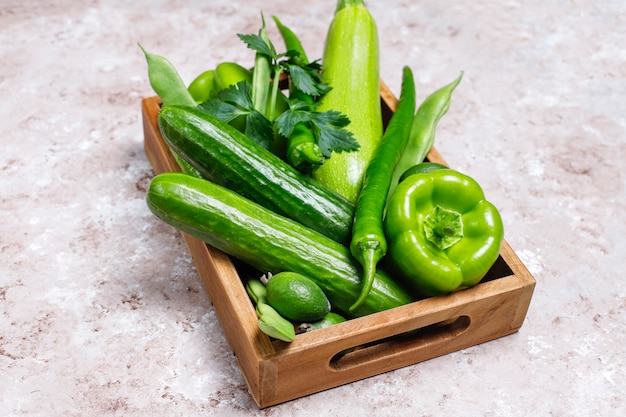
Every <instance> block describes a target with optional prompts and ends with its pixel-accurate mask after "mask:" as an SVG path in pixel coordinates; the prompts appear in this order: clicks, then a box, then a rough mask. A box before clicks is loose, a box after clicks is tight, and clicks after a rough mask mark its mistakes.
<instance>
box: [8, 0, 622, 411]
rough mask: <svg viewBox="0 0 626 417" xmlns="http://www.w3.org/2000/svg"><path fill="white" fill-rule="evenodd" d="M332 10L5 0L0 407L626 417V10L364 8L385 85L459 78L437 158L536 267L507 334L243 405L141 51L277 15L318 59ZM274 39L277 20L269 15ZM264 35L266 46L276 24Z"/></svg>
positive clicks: (422, 85)
mask: <svg viewBox="0 0 626 417" xmlns="http://www.w3.org/2000/svg"><path fill="white" fill-rule="evenodd" d="M334 5H335V2H334V0H327V1H322V2H314V3H311V4H308V5H306V6H304V5H302V6H300V5H299V4H298V3H297V2H293V1H284V0H274V1H265V2H254V1H231V0H228V1H227V0H218V1H215V0H214V1H211V2H203V3H202V4H201V3H200V2H192V1H182V0H178V1H174V0H170V1H166V0H161V1H145V0H144V1H134V2H125V1H120V0H113V1H107V2H105V1H66V2H65V3H61V2H48V1H45V2H44V1H39V2H37V1H35V0H19V1H17V0H4V1H3V2H2V5H1V6H0V97H1V98H2V104H1V106H0V138H1V139H0V140H1V143H2V147H1V150H0V196H1V204H0V369H1V371H0V410H1V411H0V414H1V415H3V416H160V415H162V416H200V415H213V414H219V415H241V416H244V415H245V416H249V415H263V416H296V415H297V416H320V415H321V416H345V415H355V416H356V415H375V416H397V415H411V416H452V415H464V416H498V417H502V416H529V415H533V416H547V415H551V416H589V415H597V416H622V415H624V412H625V411H626V397H625V394H624V389H625V388H626V379H625V371H624V366H625V362H624V360H625V359H624V358H625V357H626V355H625V348H624V346H626V335H625V328H626V292H625V290H624V287H623V282H624V275H623V274H624V266H625V265H624V264H625V262H624V260H625V259H626V247H625V243H624V241H625V240H624V235H626V214H625V212H626V199H625V198H624V197H625V192H626V179H625V175H624V170H623V168H624V161H625V160H626V119H625V117H626V49H625V47H626V3H624V2H623V1H615V0H604V1H589V0H587V1H583V0H576V1H572V0H567V1H555V0H548V1H545V0H541V1H539V0H529V1H524V2H521V1H515V0H511V1H486V0H479V1H462V2H423V1H406V0H393V1H385V2H382V1H370V2H369V8H370V10H371V12H372V14H373V15H374V17H375V19H376V20H377V23H378V26H379V31H380V38H381V48H382V59H383V62H382V63H381V75H382V77H383V78H384V79H385V80H386V81H387V83H388V84H389V85H390V87H391V88H392V90H393V91H394V92H396V93H397V92H398V90H399V84H400V75H401V73H400V72H401V66H402V65H404V64H408V65H410V66H411V67H412V68H413V70H414V73H415V77H416V82H417V87H418V98H420V99H423V98H424V97H425V96H426V95H427V94H428V93H429V92H431V91H432V90H434V89H435V88H437V87H439V86H442V85H444V84H446V83H448V82H450V81H451V80H452V79H454V78H455V77H456V76H457V75H458V73H459V72H460V71H464V72H465V76H464V79H463V81H462V82H461V84H460V86H459V88H458V89H457V91H456V92H455V95H454V98H453V102H452V106H451V107H450V110H449V112H448V114H447V115H446V116H445V117H444V119H443V120H442V122H441V125H440V129H439V131H438V136H437V142H436V143H437V145H436V146H437V148H438V149H439V151H440V152H441V153H442V154H443V155H444V157H445V158H446V159H447V160H448V162H449V163H450V164H451V165H452V166H454V167H456V168H458V169H460V170H463V171H465V172H467V173H469V174H471V175H473V176H474V177H476V178H477V179H478V180H479V181H480V182H481V183H482V184H483V187H484V188H485V190H486V192H487V195H488V197H489V198H490V199H491V200H492V201H494V202H495V203H496V205H497V206H498V207H499V208H500V210H501V212H502V215H503V218H504V221H505V224H506V230H507V240H508V241H509V243H510V244H511V245H512V247H513V248H514V250H516V252H517V253H518V254H519V256H520V257H521V258H522V260H523V261H524V262H525V264H526V265H527V266H528V268H529V269H530V270H531V272H532V273H533V274H534V276H535V277H536V279H537V282H538V283H537V289H536V292H535V295H534V298H533V301H532V304H531V308H530V311H529V313H528V316H527V319H526V322H525V323H524V326H523V327H522V329H521V331H520V332H519V333H517V334H515V335H512V336H509V337H506V338H503V339H499V340H496V341H493V342H489V343H486V344H483V345H480V346H475V347H472V348H469V349H465V350H463V351H460V352H456V353H452V354H449V355H446V356H444V357H440V358H437V359H434V360H431V361H428V362H425V363H421V364H418V365H415V366H411V367H407V368H404V369H401V370H398V371H394V372H389V373H387V374H384V375H381V376H378V377H374V378H370V379H367V380H363V381H359V382H356V383H353V384H350V385H347V386H343V387H340V388H337V389H333V390H329V391H326V392H322V393H319V394H316V395H312V396H309V397H306V398H303V399H299V400H295V401H292V402H289V403H286V404H282V405H279V406H276V407H272V408H269V409H266V410H262V411H259V410H258V409H257V408H256V406H255V405H254V402H253V401H252V399H251V397H250V396H249V395H248V392H247V389H246V386H245V383H244V380H243V378H242V376H241V374H240V372H239V369H238V367H237V364H236V362H235V359H234V357H233V355H232V354H231V352H230V349H229V347H228V345H227V343H226V341H225V338H224V336H223V334H222V331H221V329H220V327H219V324H218V323H217V320H216V317H215V315H214V312H213V310H212V308H211V305H210V302H209V300H208V298H207V296H206V295H205V293H204V291H203V289H202V287H201V284H200V281H199V279H198V278H197V275H196V272H195V270H194V267H193V263H192V261H191V260H190V257H189V255H188V254H187V251H186V249H185V247H184V245H183V244H182V241H181V239H180V238H179V236H178V234H177V233H176V232H175V231H174V230H172V229H171V228H169V227H167V226H165V225H163V224H162V223H160V222H159V221H157V220H156V219H155V218H154V217H153V216H152V215H151V214H150V213H149V212H148V210H147V208H146V206H145V203H144V195H145V190H146V186H147V184H148V182H149V179H150V177H151V175H152V173H151V169H150V165H149V163H148V161H147V159H146V157H145V155H144V153H143V147H142V140H143V137H142V129H141V118H140V99H141V98H142V97H145V96H147V95H152V94H153V93H152V91H151V89H150V86H149V84H148V80H147V71H146V65H145V61H144V59H143V56H142V55H141V52H140V50H139V48H138V47H137V43H138V42H141V43H142V44H143V45H144V46H145V47H146V48H147V49H149V50H151V51H152V52H155V53H159V54H161V55H164V56H166V57H168V58H169V59H170V60H171V61H172V62H173V63H174V64H175V65H176V67H177V68H178V70H179V71H180V72H181V75H182V76H183V78H184V79H185V80H186V81H187V82H189V81H191V80H192V79H193V77H194V76H195V75H196V74H198V73H199V72H201V71H203V70H205V69H208V68H210V67H213V66H215V65H216V64H217V63H218V62H220V61H223V60H230V61H237V62H241V63H244V64H249V63H251V62H252V58H253V57H252V55H251V53H250V51H249V50H247V49H246V48H244V47H243V46H242V44H241V42H240V41H239V39H238V38H237V37H236V36H235V34H236V33H253V32H256V31H257V30H258V25H259V12H260V10H261V9H263V12H264V13H265V14H266V16H270V15H272V14H276V15H278V16H279V17H280V18H281V20H283V21H284V23H286V24H287V25H289V26H291V27H292V28H294V29H295V30H296V31H297V33H298V34H299V35H300V36H301V38H302V39H303V42H304V44H305V47H306V48H307V49H308V51H309V55H310V56H312V57H320V56H321V51H322V41H323V39H324V37H325V32H326V28H327V25H328V23H329V21H330V17H331V14H332V12H333V10H334ZM270 27H271V30H270V35H272V36H275V33H276V32H275V30H274V29H273V27H272V26H271V25H270ZM273 34H274V35H273Z"/></svg>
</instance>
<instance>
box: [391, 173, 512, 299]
mask: <svg viewBox="0 0 626 417" xmlns="http://www.w3.org/2000/svg"><path fill="white" fill-rule="evenodd" d="M384 224H385V233H386V236H387V239H388V240H389V253H388V256H387V258H386V259H388V260H389V261H390V266H391V267H392V268H393V269H394V271H395V272H397V273H399V276H401V277H403V278H404V279H405V280H406V283H407V284H408V285H409V286H410V287H411V288H412V289H413V290H415V291H417V292H418V293H419V294H421V295H423V296H433V295H439V294H445V293H449V292H451V291H454V290H456V289H458V288H463V287H471V286H473V285H476V284H477V283H478V282H480V280H481V279H482V278H483V277H484V276H485V274H486V273H487V271H489V268H491V266H492V265H493V264H494V262H495V261H496V259H497V258H498V255H499V252H500V245H501V243H502V240H503V237H504V228H503V225H502V219H501V217H500V214H499V213H498V210H497V209H496V207H495V206H494V205H493V204H491V203H490V202H488V201H487V200H486V199H485V195H484V193H483V190H482V188H481V187H480V185H479V184H478V183H477V182H476V181H475V180H474V179H472V178H470V177H469V176H467V175H465V174H462V173H460V172H458V171H455V170H452V169H439V170H436V171H432V172H427V173H419V174H414V175H411V176H409V177H407V178H406V179H405V180H404V181H402V182H401V183H400V184H399V185H398V187H397V188H396V190H395V191H394V193H393V196H392V197H391V200H390V201H389V204H388V205H387V213H386V217H385V222H384Z"/></svg>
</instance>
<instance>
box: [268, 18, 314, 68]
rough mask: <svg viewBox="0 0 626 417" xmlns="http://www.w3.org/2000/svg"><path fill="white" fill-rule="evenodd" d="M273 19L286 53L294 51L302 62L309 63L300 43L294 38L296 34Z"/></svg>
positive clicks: (276, 19)
mask: <svg viewBox="0 0 626 417" xmlns="http://www.w3.org/2000/svg"><path fill="white" fill-rule="evenodd" d="M272 17H273V18H274V22H275V23H276V27H278V31H279V32H280V35H281V36H282V38H283V42H285V47H286V48H287V50H288V51H296V52H297V53H298V54H299V56H300V58H301V59H302V60H304V62H309V59H308V58H307V56H306V52H305V51H304V47H303V46H302V42H300V39H298V37H297V36H296V34H295V33H294V32H293V31H292V30H291V29H289V28H288V27H287V26H285V25H283V24H282V22H281V21H280V20H279V19H278V18H277V17H276V16H272Z"/></svg>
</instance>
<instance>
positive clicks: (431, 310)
mask: <svg viewBox="0 0 626 417" xmlns="http://www.w3.org/2000/svg"><path fill="white" fill-rule="evenodd" d="M381 102H382V105H383V118H384V119H385V122H386V121H388V119H389V117H390V115H391V114H392V112H393V111H394V110H395V107H396V104H397V100H396V98H395V97H394V95H393V94H392V93H391V92H390V91H389V89H388V88H387V86H386V85H385V84H384V83H382V82H381ZM159 110H160V100H159V98H158V97H149V98H145V99H143V100H142V116H143V128H144V136H145V142H144V145H145V152H146V154H147V156H148V158H149V160H150V162H151V164H152V166H153V167H154V171H155V173H161V172H166V171H179V170H180V169H179V167H178V166H177V164H176V162H175V161H174V158H173V157H172V155H171V153H170V152H169V149H168V147H167V145H166V144H165V142H164V141H163V138H162V137H161V134H160V132H159V129H158V126H157V116H158V113H159ZM428 160H430V161H432V162H439V163H443V164H446V162H445V161H444V160H443V158H442V157H441V155H440V154H439V153H438V152H437V150H436V149H432V150H431V152H430V153H429V154H428ZM446 165H447V164H446ZM182 235H183V238H184V241H185V243H186V245H187V247H188V249H189V252H190V253H191V256H192V258H193V260H194V263H195V265H196V267H197V270H198V273H199V275H200V279H201V280H202V283H203V285H204V288H205V290H206V292H207V294H208V296H209V298H210V300H211V302H212V304H213V308H214V309H215V313H216V315H217V317H218V319H219V322H220V324H221V326H222V329H223V331H224V333H225V335H226V338H227V340H228V343H229V344H230V347H231V348H232V350H233V352H234V354H235V355H236V358H237V361H238V363H239V367H240V368H241V371H242V373H243V376H244V378H245V380H246V382H247V384H248V388H249V391H250V394H251V395H252V397H253V398H254V400H255V401H256V403H257V405H258V406H259V408H264V407H268V406H272V405H275V404H279V403H282V402H286V401H289V400H292V399H295V398H298V397H302V396H306V395H309V394H312V393H315V392H319V391H322V390H325V389H329V388H333V387H337V386H339V385H343V384H346V383H350V382H354V381H357V380H360V379H364V378H367V377H370V376H373V375H377V374H381V373H384V372H387V371H391V370H394V369H398V368H401V367H404V366H408V365H413V364H416V363H419V362H422V361H425V360H427V359H431V358H435V357H438V356H442V355H445V354H447V353H450V352H454V351H458V350H460V349H464V348H467V347H469V346H473V345H477V344H480V343H483V342H487V341H489V340H493V339H496V338H499V337H502V336H506V335H509V334H511V333H514V332H516V331H517V330H519V328H520V327H521V326H522V323H523V321H524V318H525V317H526V313H527V311H528V306H529V304H530V300H531V297H532V294H533V290H534V287H535V279H534V278H533V277H532V275H531V274H530V273H529V271H528V270H527V269H526V267H525V266H524V265H523V263H522V262H521V261H520V259H519V258H518V257H517V255H516V254H515V252H514V251H513V250H512V249H511V247H510V246H509V244H508V243H507V242H506V241H504V242H503V244H502V249H501V252H500V257H499V258H498V260H497V261H496V263H495V264H494V266H493V267H492V268H491V270H490V271H489V272H488V274H487V276H486V277H485V278H484V279H483V280H482V281H481V283H480V284H478V285H476V286H475V287H473V288H469V289H464V290H460V291H457V292H454V293H452V294H449V295H445V296H439V297H432V298H428V299H424V300H420V301H416V302H413V303H411V304H408V305H405V306H401V307H397V308H394V309H391V310H387V311H383V312H380V313H375V314H371V315H368V316H365V317H360V318H357V319H352V320H348V321H347V322H344V323H341V324H337V325H334V326H331V327H328V328H325V329H321V330H316V331H314V332H310V333H304V334H299V335H297V336H296V338H295V340H294V341H293V342H291V343H285V342H282V341H278V340H274V339H271V338H269V337H268V336H266V335H265V334H263V333H262V332H260V331H259V328H258V326H257V316H256V313H255V310H254V306H253V304H252V302H251V301H250V299H249V297H248V294H247V293H246V290H245V287H244V284H243V281H242V279H241V275H240V272H239V270H238V269H237V268H236V267H235V264H236V263H233V261H232V260H231V259H230V257H229V256H227V255H226V254H224V253H223V252H221V251H219V250H217V249H215V248H213V247H211V246H209V245H207V244H205V243H204V242H202V241H200V240H198V239H196V238H194V237H191V236H189V235H187V234H185V233H182Z"/></svg>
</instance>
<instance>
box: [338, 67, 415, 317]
mask: <svg viewBox="0 0 626 417" xmlns="http://www.w3.org/2000/svg"><path fill="white" fill-rule="evenodd" d="M414 115H415V83H414V81H413V72H412V71H411V69H410V68H409V67H404V69H403V75H402V88H401V92H400V100H399V101H398V106H397V108H396V111H395V113H394V114H393V116H392V117H391V120H390V121H389V125H388V126H387V129H386V131H385V133H384V135H383V138H382V140H381V142H380V145H379V147H378V149H377V150H376V153H375V154H374V157H373V158H372V160H371V162H370V163H369V165H368V167H367V170H366V171H365V177H364V179H363V187H362V188H361V192H360V194H359V198H358V200H357V206H356V212H355V215H354V224H353V228H352V240H351V242H350V252H351V253H352V256H354V257H355V258H356V259H357V260H358V261H359V263H360V264H361V265H362V266H363V287H362V288H361V293H360V295H359V297H358V298H357V300H356V301H355V302H354V304H353V305H352V307H350V311H352V310H354V309H357V308H358V307H359V306H360V305H361V304H362V303H363V301H365V299H366V298H367V295H368V294H369V292H370V289H371V288H372V282H373V280H374V274H375V273H376V264H377V263H378V261H380V259H382V257H383V256H385V253H386V252H387V241H386V239H385V233H384V231H383V213H384V211H385V204H386V201H387V192H388V190H389V185H390V183H391V174H392V172H393V169H394V166H395V165H396V163H397V161H398V159H399V158H400V154H401V153H402V150H403V149H404V145H405V143H406V141H407V139H408V137H409V133H410V131H411V121H412V120H413V117H414Z"/></svg>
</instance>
